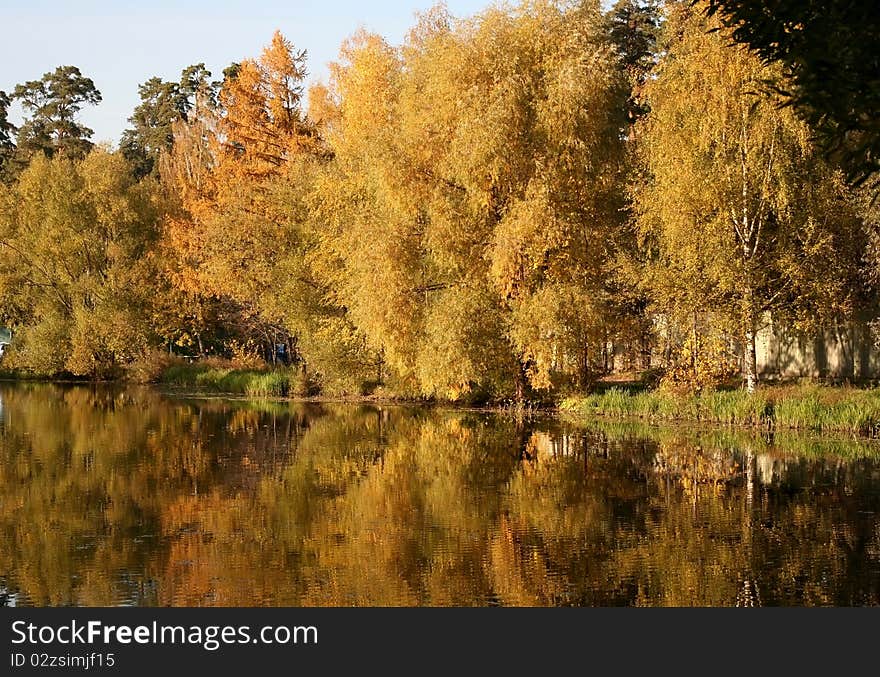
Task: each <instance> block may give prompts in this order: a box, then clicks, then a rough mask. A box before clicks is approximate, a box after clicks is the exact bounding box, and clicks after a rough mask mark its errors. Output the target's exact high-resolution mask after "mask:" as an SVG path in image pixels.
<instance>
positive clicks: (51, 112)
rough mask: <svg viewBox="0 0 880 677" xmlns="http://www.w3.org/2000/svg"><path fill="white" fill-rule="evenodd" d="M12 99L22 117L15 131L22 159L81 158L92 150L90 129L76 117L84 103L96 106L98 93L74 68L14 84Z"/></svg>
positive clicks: (66, 67)
mask: <svg viewBox="0 0 880 677" xmlns="http://www.w3.org/2000/svg"><path fill="white" fill-rule="evenodd" d="M12 98H13V99H16V100H18V101H19V102H20V103H21V106H22V108H23V109H24V112H25V116H26V117H25V121H24V123H22V125H21V127H20V128H19V130H18V150H19V152H20V153H22V154H23V155H24V156H25V158H28V157H30V156H31V155H32V154H33V153H36V152H41V153H44V154H45V155H48V156H52V155H55V154H61V155H67V156H68V157H71V158H81V157H82V156H83V155H85V154H86V153H87V152H88V151H89V150H90V149H91V148H92V142H91V141H90V139H91V137H92V130H91V129H89V128H88V127H86V126H85V125H83V124H82V123H80V122H79V121H78V119H77V114H78V113H79V111H80V110H81V109H82V107H83V105H85V104H93V105H94V104H97V103H100V102H101V93H100V92H99V91H98V89H97V88H96V87H95V83H94V82H92V80H91V78H87V77H85V76H84V75H83V74H82V73H80V70H79V68H77V67H76V66H59V67H58V68H56V69H55V70H54V71H52V72H50V73H46V74H45V75H43V77H42V78H40V79H39V80H31V81H28V82H25V83H23V84H20V85H16V87H15V89H14V90H13V93H12Z"/></svg>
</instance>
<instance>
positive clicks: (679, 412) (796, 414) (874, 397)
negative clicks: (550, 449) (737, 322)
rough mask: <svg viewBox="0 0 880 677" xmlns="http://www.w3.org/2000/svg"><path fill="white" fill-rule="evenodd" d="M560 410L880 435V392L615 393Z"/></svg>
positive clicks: (571, 402)
mask: <svg viewBox="0 0 880 677" xmlns="http://www.w3.org/2000/svg"><path fill="white" fill-rule="evenodd" d="M559 409H560V411H562V412H564V413H566V414H569V415H573V416H575V417H582V418H595V417H601V418H610V419H617V420H626V419H636V420H642V421H646V422H649V423H663V422H676V421H689V422H694V423H710V424H715V425H725V426H739V427H750V428H760V429H765V430H807V431H814V432H837V433H841V432H843V433H851V434H854V435H862V436H868V437H877V436H878V435H880V389H858V388H848V387H831V386H818V385H810V386H766V387H764V388H762V389H759V390H758V391H757V392H755V393H752V394H749V393H747V392H745V391H741V390H731V391H720V390H719V391H709V392H705V393H700V394H689V395H684V394H676V393H671V392H665V391H660V390H649V391H644V392H632V391H628V390H625V389H623V388H611V389H609V390H607V391H605V392H603V393H594V394H588V395H577V396H570V397H567V398H565V399H564V400H563V401H562V402H561V403H560V405H559Z"/></svg>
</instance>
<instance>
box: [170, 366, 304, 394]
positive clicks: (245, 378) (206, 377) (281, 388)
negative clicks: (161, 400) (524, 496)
mask: <svg viewBox="0 0 880 677" xmlns="http://www.w3.org/2000/svg"><path fill="white" fill-rule="evenodd" d="M158 382H159V384H161V385H164V386H169V387H174V388H183V389H187V390H194V391H198V392H208V393H224V394H229V395H246V396H247V397H309V396H311V395H315V394H317V392H316V390H315V387H314V384H313V383H311V381H310V380H309V379H308V378H307V377H306V376H305V375H303V373H302V371H301V370H299V369H286V368H282V369H273V370H265V369H236V368H232V367H219V366H213V365H210V364H199V363H196V364H173V365H171V366H169V367H168V368H167V369H165V370H164V371H162V373H161V374H160V375H159V378H158Z"/></svg>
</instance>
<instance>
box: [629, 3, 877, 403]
mask: <svg viewBox="0 0 880 677" xmlns="http://www.w3.org/2000/svg"><path fill="white" fill-rule="evenodd" d="M670 10H671V11H670V19H669V24H668V31H669V33H668V35H669V36H670V37H669V44H668V45H667V52H666V56H665V58H664V60H663V62H662V63H661V64H660V66H659V68H658V70H657V72H656V74H655V76H654V77H653V78H652V79H651V81H650V82H649V83H648V85H647V95H648V100H649V104H650V107H651V113H650V115H649V116H648V117H647V118H646V119H645V120H644V121H643V123H642V124H643V128H642V130H641V132H640V135H639V141H640V145H641V148H640V153H641V157H642V159H643V162H644V168H645V171H646V177H645V180H644V182H643V183H641V184H640V185H639V186H638V187H637V189H636V200H637V208H638V218H639V226H640V229H641V232H642V234H643V236H644V238H645V245H646V247H647V250H648V252H649V255H650V258H651V262H650V265H649V266H648V268H647V272H646V280H647V284H648V285H649V286H650V288H651V290H652V295H653V298H654V301H655V304H656V309H657V310H659V311H660V312H661V313H662V314H663V316H664V317H665V318H666V320H668V321H672V320H674V319H678V320H679V321H681V320H685V321H686V322H687V323H689V324H690V323H693V326H694V329H695V330H696V325H697V324H698V320H697V318H698V316H699V317H701V318H704V319H705V318H707V317H710V318H714V319H715V320H717V321H719V322H721V323H722V324H723V325H724V326H726V328H727V329H726V331H730V332H732V333H733V335H734V336H736V337H737V338H738V340H739V342H740V344H741V345H742V346H743V373H744V376H745V380H746V384H747V387H748V389H749V390H754V388H755V386H756V384H757V378H758V374H757V368H756V344H755V337H756V334H757V332H758V330H759V328H760V327H761V326H762V322H763V320H764V318H765V317H767V315H768V314H770V315H772V316H773V317H774V318H776V319H780V320H788V321H791V322H798V321H799V322H801V323H803V324H807V323H810V322H812V323H813V325H814V326H815V325H816V324H817V323H820V322H821V321H822V320H823V319H827V318H829V317H830V316H832V315H833V314H835V313H845V312H846V311H847V309H848V308H851V306H852V304H853V299H854V298H855V296H856V294H857V290H858V282H857V268H858V264H859V259H860V256H861V254H860V251H861V250H862V249H863V247H864V235H863V230H862V228H861V225H860V223H859V221H858V219H857V218H856V214H855V210H854V208H853V206H852V202H851V196H849V194H848V192H847V190H846V189H845V187H844V185H843V182H842V180H841V177H840V176H838V175H836V174H835V173H834V172H833V171H832V170H830V169H829V168H828V167H827V166H826V165H825V163H824V162H823V161H822V159H821V157H819V156H818V155H817V153H816V152H815V150H814V148H813V146H812V144H811V143H810V131H809V129H808V128H807V127H806V125H805V124H804V123H803V122H801V121H800V120H799V119H798V118H797V117H796V115H795V113H794V111H793V110H791V108H786V107H781V106H780V105H779V102H778V101H777V100H775V99H774V98H773V97H772V96H771V95H769V94H767V93H766V90H765V89H764V88H763V83H765V82H766V81H768V80H769V79H772V78H774V77H777V75H778V74H777V73H776V72H775V71H774V70H773V67H772V66H765V65H763V64H762V63H761V61H760V60H759V59H758V58H757V57H756V56H755V55H753V54H751V53H750V52H749V51H748V50H747V49H746V48H744V47H741V46H735V45H731V44H730V39H729V36H728V35H727V34H726V33H725V32H724V31H718V30H715V31H713V30H712V29H717V28H718V27H719V26H718V25H717V24H714V23H712V22H711V21H707V20H706V19H705V18H704V15H703V13H702V12H701V11H700V9H699V8H690V7H688V6H686V5H685V4H682V3H679V4H673V5H671V7H670Z"/></svg>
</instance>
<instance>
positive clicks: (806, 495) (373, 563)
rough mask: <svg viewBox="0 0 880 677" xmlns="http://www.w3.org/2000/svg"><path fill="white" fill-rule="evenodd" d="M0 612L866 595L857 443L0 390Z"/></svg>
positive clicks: (874, 546)
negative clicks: (14, 608) (9, 608)
mask: <svg viewBox="0 0 880 677" xmlns="http://www.w3.org/2000/svg"><path fill="white" fill-rule="evenodd" d="M0 409H2V411H0V605H41V606H42V605H71V604H72V605H85V606H94V605H102V606H103V605H118V604H127V605H177V606H206V605H222V606H249V605H257V606H275V605H277V606H300V605H319V606H339V605H394V606H397V605H530V606H534V605H651V606H655V605H724V606H733V605H862V604H871V605H876V604H878V603H880V449H878V447H877V445H876V443H874V442H854V441H849V442H847V441H845V440H838V441H835V440H811V439H808V438H803V437H793V436H792V437H788V438H782V437H777V438H776V439H772V440H768V439H761V438H759V437H755V436H753V435H751V434H745V433H741V434H735V433H729V432H725V431H717V430H715V431H712V430H705V431H692V430H684V429H669V430H662V429H649V428H642V429H639V428H633V427H631V426H629V427H628V426H604V427H596V428H584V427H577V426H575V425H573V424H567V423H565V422H560V421H557V420H553V419H547V420H538V421H526V422H517V421H515V420H511V419H508V418H504V417H498V416H494V415H491V414H485V413H473V412H461V411H438V410H426V409H418V408H407V407H376V406H357V405H319V404H302V403H299V404H290V403H271V402H267V403H262V404H261V403H253V402H250V403H248V402H235V401H225V400H199V399H186V398H175V397H172V396H168V395H162V394H159V393H157V392H154V391H151V390H148V389H121V388H89V387H58V386H49V385H31V384H22V385H6V386H0Z"/></svg>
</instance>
